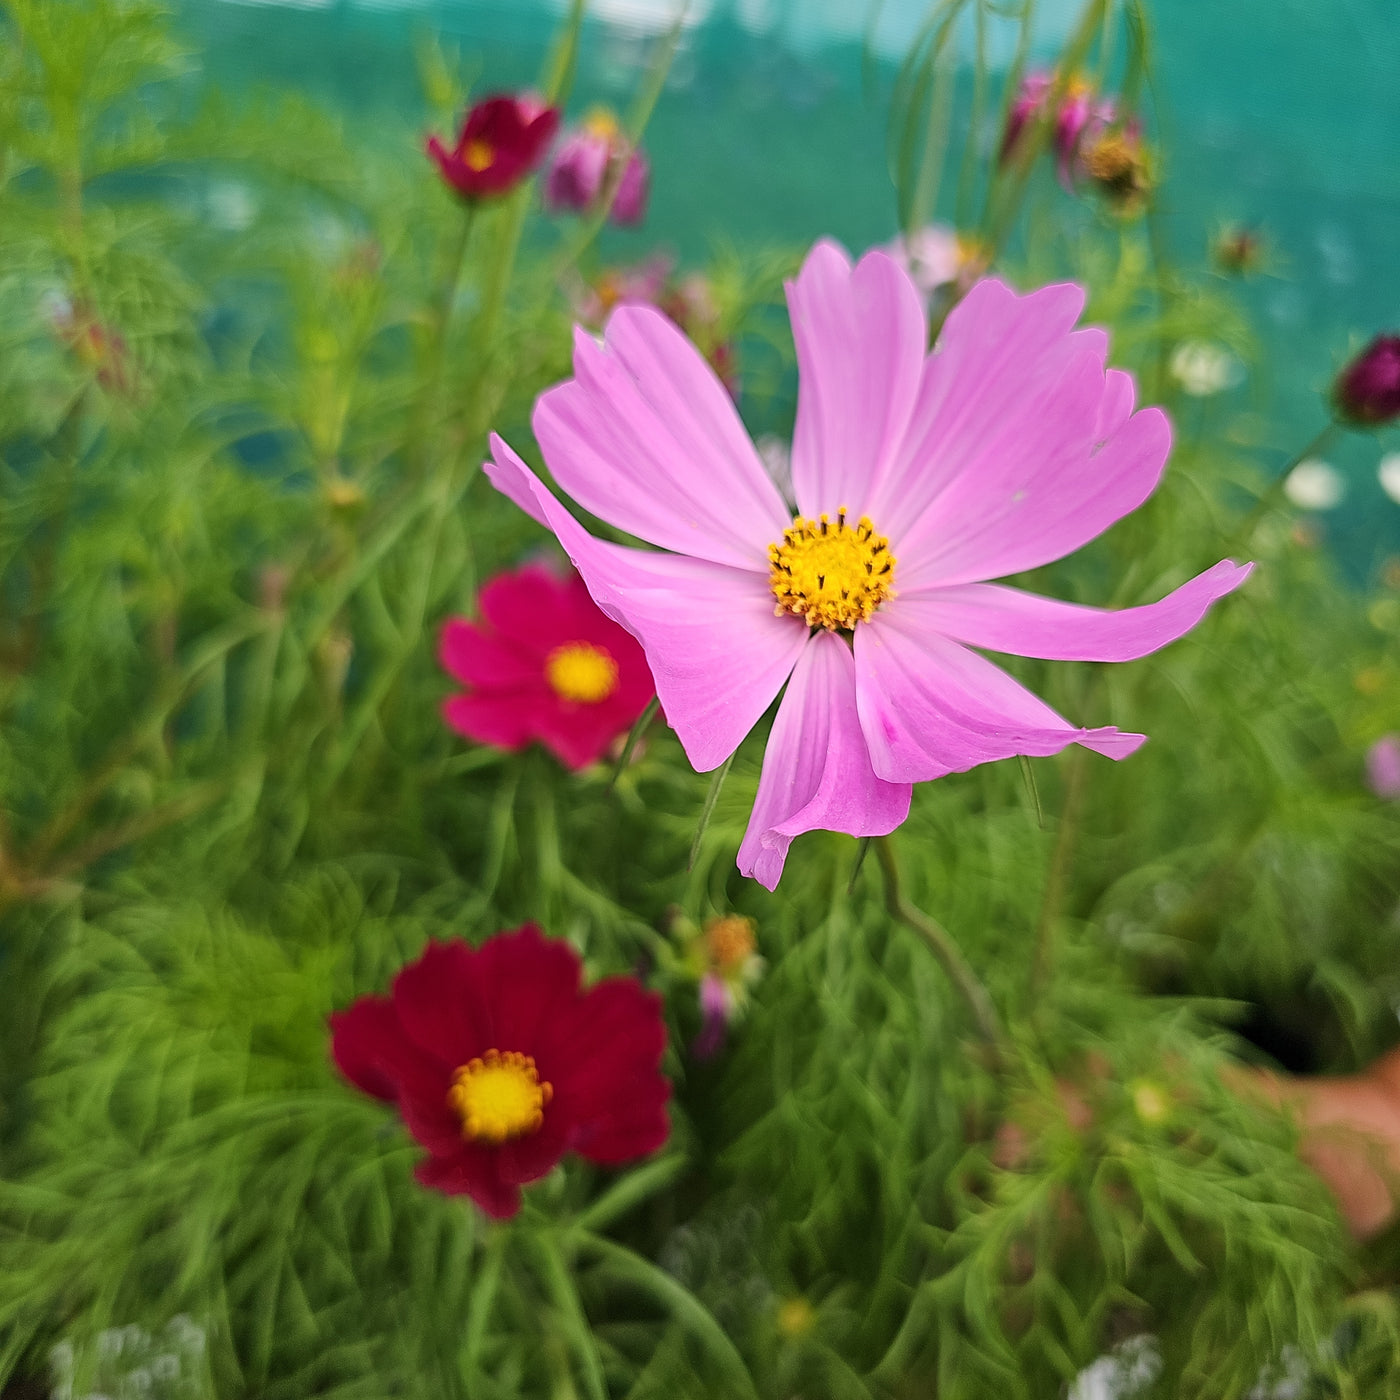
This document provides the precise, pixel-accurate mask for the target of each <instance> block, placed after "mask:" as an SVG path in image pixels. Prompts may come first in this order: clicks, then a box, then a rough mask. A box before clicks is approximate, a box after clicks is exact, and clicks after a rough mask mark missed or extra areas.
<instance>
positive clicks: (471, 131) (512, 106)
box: [427, 96, 559, 200]
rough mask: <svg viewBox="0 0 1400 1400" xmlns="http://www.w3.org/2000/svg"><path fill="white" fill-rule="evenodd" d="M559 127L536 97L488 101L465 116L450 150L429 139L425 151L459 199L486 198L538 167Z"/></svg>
mask: <svg viewBox="0 0 1400 1400" xmlns="http://www.w3.org/2000/svg"><path fill="white" fill-rule="evenodd" d="M558 129H559V113H558V111H557V110H556V109H555V108H553V107H548V106H546V105H545V104H544V103H543V102H541V101H539V100H538V99H537V98H533V97H510V96H495V97H487V98H485V99H483V100H482V101H481V102H478V103H477V104H476V105H475V106H474V107H473V108H472V109H471V110H470V111H469V112H468V113H467V115H466V119H465V120H464V121H463V123H462V130H461V133H460V135H459V136H458V137H457V144H456V145H455V146H453V147H452V148H451V149H450V150H449V149H448V148H447V147H446V146H444V145H443V144H442V142H441V141H439V140H438V138H437V137H436V136H430V137H429V138H428V142H427V151H428V155H429V156H431V157H432V159H433V161H434V162H435V164H436V165H437V168H438V169H439V170H440V171H441V172H442V178H443V179H444V180H446V181H447V183H448V184H449V185H451V186H452V188H453V189H454V190H456V191H457V193H458V194H459V195H461V196H462V198H463V199H473V200H475V199H491V198H495V197H498V196H500V195H504V194H509V193H510V191H511V190H513V189H514V188H515V187H516V186H517V185H518V184H519V183H520V182H521V181H522V180H524V179H525V178H526V177H527V176H528V175H529V174H530V173H531V171H533V170H534V169H535V167H536V166H538V165H539V163H540V162H541V161H542V160H543V159H544V154H545V150H546V149H547V147H548V146H549V143H550V142H551V141H552V140H553V139H554V133H555V132H556V131H557V130H558Z"/></svg>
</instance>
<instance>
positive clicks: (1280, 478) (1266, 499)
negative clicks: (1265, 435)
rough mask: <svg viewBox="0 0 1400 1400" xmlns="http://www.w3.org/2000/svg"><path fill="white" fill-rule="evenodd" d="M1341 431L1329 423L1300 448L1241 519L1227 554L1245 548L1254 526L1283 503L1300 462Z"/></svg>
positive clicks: (1317, 451) (1321, 448) (1312, 455)
mask: <svg viewBox="0 0 1400 1400" xmlns="http://www.w3.org/2000/svg"><path fill="white" fill-rule="evenodd" d="M1340 431H1341V426H1340V425H1339V424H1338V423H1335V422H1333V423H1329V424H1328V425H1327V426H1326V427H1325V428H1323V430H1322V431H1321V432H1320V433H1318V435H1317V436H1316V437H1315V438H1313V439H1312V441H1311V442H1309V443H1308V445H1307V446H1306V447H1303V448H1300V449H1299V450H1298V451H1297V452H1295V453H1294V454H1293V456H1292V457H1290V458H1289V459H1288V461H1287V462H1286V463H1285V464H1284V466H1283V468H1282V470H1281V471H1280V472H1279V474H1278V475H1277V476H1276V477H1275V478H1274V479H1273V480H1272V481H1271V482H1270V483H1269V485H1268V486H1267V487H1265V489H1264V491H1263V493H1262V494H1261V495H1260V497H1259V499H1258V500H1257V501H1255V503H1254V506H1253V508H1252V509H1251V510H1250V512H1249V514H1248V515H1246V516H1245V518H1244V519H1243V520H1242V521H1240V524H1239V528H1238V529H1237V530H1236V531H1235V533H1234V534H1233V535H1232V536H1231V537H1230V542H1229V546H1228V547H1227V549H1226V550H1225V553H1226V554H1227V555H1229V554H1233V553H1234V552H1235V551H1236V550H1237V549H1243V548H1244V546H1245V545H1247V544H1248V543H1249V537H1250V536H1251V535H1252V534H1253V533H1254V527H1255V526H1256V525H1258V524H1259V522H1260V521H1261V520H1262V519H1263V518H1264V516H1266V515H1267V514H1268V513H1269V512H1270V511H1271V510H1273V509H1275V508H1276V507H1277V506H1278V505H1280V504H1281V503H1282V501H1283V499H1284V493H1285V488H1286V486H1287V482H1288V478H1289V475H1290V474H1291V473H1292V471H1293V469H1294V468H1295V467H1296V466H1298V465H1299V463H1301V462H1305V461H1307V459H1308V458H1309V457H1315V456H1316V455H1317V454H1318V453H1319V452H1321V451H1322V450H1323V448H1325V447H1327V446H1328V445H1329V444H1330V443H1331V441H1332V439H1333V438H1334V437H1335V436H1336V435H1337V434H1338V433H1339V432H1340Z"/></svg>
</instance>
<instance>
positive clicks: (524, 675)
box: [438, 617, 542, 689]
mask: <svg viewBox="0 0 1400 1400" xmlns="http://www.w3.org/2000/svg"><path fill="white" fill-rule="evenodd" d="M530 640H531V637H530V634H529V633H526V634H525V635H524V637H522V641H524V642H525V643H526V645H528V644H529V642H530ZM438 661H439V662H440V663H441V665H442V669H443V670H444V671H446V672H447V674H448V675H449V676H451V677H453V679H454V680H459V681H461V682H462V684H463V685H484V686H490V687H492V688H493V689H501V688H504V687H512V686H529V685H537V684H538V683H539V680H540V675H541V672H542V664H541V656H540V655H539V654H529V653H527V652H526V651H524V649H523V648H522V647H520V646H519V645H518V644H517V643H516V642H515V640H514V639H513V638H512V639H511V640H509V641H507V640H506V639H505V638H502V637H498V636H493V635H492V634H491V633H490V632H486V631H483V630H482V629H481V628H480V627H477V626H475V625H474V624H472V623H470V622H468V621H466V620H465V619H464V618H460V617H452V618H448V620H447V621H446V622H445V623H443V627H442V632H441V634H440V635H439V637H438Z"/></svg>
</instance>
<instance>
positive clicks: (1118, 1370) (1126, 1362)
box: [1068, 1334, 1162, 1400]
mask: <svg viewBox="0 0 1400 1400" xmlns="http://www.w3.org/2000/svg"><path fill="white" fill-rule="evenodd" d="M1161 1369H1162V1358H1161V1355H1160V1354H1159V1352H1158V1350H1157V1339H1156V1338H1155V1337H1150V1336H1147V1335H1145V1334H1144V1335H1143V1336H1140V1337H1129V1338H1128V1340H1127V1341H1126V1342H1124V1343H1122V1345H1121V1346H1116V1347H1114V1348H1113V1350H1112V1351H1111V1352H1109V1353H1108V1355H1107V1356H1101V1357H1099V1359H1098V1360H1097V1361H1095V1362H1094V1363H1093V1364H1092V1365H1090V1366H1086V1367H1085V1368H1084V1369H1083V1370H1082V1371H1081V1372H1080V1373H1079V1374H1078V1375H1077V1376H1076V1377H1075V1378H1074V1383H1073V1384H1072V1385H1071V1386H1070V1388H1069V1396H1068V1400H1128V1397H1130V1396H1134V1395H1139V1394H1141V1393H1142V1392H1143V1391H1145V1390H1146V1389H1147V1387H1148V1386H1150V1385H1151V1384H1152V1382H1153V1381H1155V1380H1156V1379H1157V1376H1158V1373H1159V1372H1160V1371H1161Z"/></svg>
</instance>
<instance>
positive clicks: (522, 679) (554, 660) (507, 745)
mask: <svg viewBox="0 0 1400 1400" xmlns="http://www.w3.org/2000/svg"><path fill="white" fill-rule="evenodd" d="M477 602H478V606H479V607H480V609H481V618H482V620H481V622H479V623H470V622H467V621H466V620H465V619H464V618H460V617H454V618H451V619H450V620H449V621H448V622H447V624H446V625H445V626H444V627H443V629H442V638H441V641H440V643H439V647H438V657H439V659H440V660H441V662H442V665H443V669H444V670H446V671H447V672H448V673H449V674H450V675H451V676H453V677H454V678H455V679H456V680H459V681H461V682H462V683H463V684H464V685H467V686H470V687H471V689H470V691H469V693H468V694H465V695H453V696H451V697H449V698H448V699H447V700H445V701H444V702H443V706H442V713H443V718H444V719H446V720H447V722H448V724H450V725H451V726H452V728H453V729H455V730H456V731H457V732H458V733H459V734H465V735H466V736H467V738H469V739H475V740H476V741H477V743H479V744H491V745H493V746H495V747H496V748H501V749H507V750H509V751H510V752H512V753H514V752H518V751H519V750H520V749H523V748H525V747H526V746H527V745H528V744H529V743H531V742H532V741H533V740H536V739H538V740H539V741H540V743H542V744H543V745H544V746H545V748H547V749H548V750H549V751H550V752H551V753H552V754H554V756H555V757H556V758H557V759H558V760H559V761H560V762H561V763H563V764H564V765H565V766H566V767H568V768H572V769H575V770H577V769H580V768H587V767H588V765H589V764H590V763H596V762H597V761H598V760H599V759H600V758H602V756H603V755H604V754H605V753H606V752H607V751H608V748H609V746H610V745H611V744H612V743H613V741H614V740H615V739H617V738H618V737H619V736H620V735H622V734H625V733H626V732H627V731H628V730H629V729H630V728H631V727H632V725H633V724H635V723H636V721H637V718H638V716H639V715H640V714H641V713H642V711H643V710H645V709H646V707H647V705H648V704H650V703H651V698H652V696H653V695H655V693H656V689H655V687H654V686H653V685H652V683H651V673H650V672H649V671H648V670H647V663H646V657H645V656H644V655H643V654H642V649H641V647H639V646H638V645H637V643H636V642H635V641H634V640H633V639H632V638H631V637H630V636H629V635H628V634H627V633H626V632H624V631H623V630H622V628H621V627H619V626H618V625H617V624H616V623H615V622H612V621H610V620H609V619H608V618H606V617H604V616H603V614H602V613H600V612H599V611H598V609H597V607H596V605H595V604H594V602H593V600H592V598H590V597H589V596H588V590H587V589H586V588H585V587H584V586H583V582H582V580H581V579H580V578H579V577H578V575H577V574H570V575H569V576H568V577H565V578H561V577H560V576H559V575H558V574H557V573H555V572H554V571H553V570H552V569H547V568H545V567H543V566H542V565H539V564H530V565H527V566H526V567H525V568H523V569H517V570H516V571H515V572H514V573H506V574H497V575H496V577H495V578H493V579H492V580H491V581H490V582H489V583H488V584H486V586H485V587H484V588H483V589H482V590H481V594H480V597H479V598H478V600H477Z"/></svg>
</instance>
